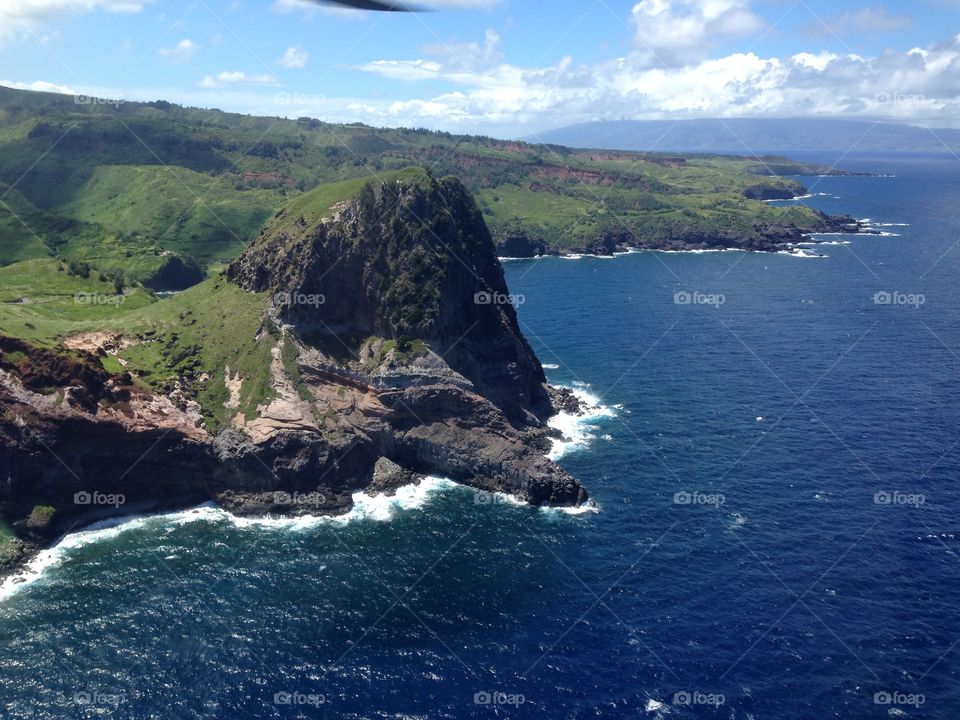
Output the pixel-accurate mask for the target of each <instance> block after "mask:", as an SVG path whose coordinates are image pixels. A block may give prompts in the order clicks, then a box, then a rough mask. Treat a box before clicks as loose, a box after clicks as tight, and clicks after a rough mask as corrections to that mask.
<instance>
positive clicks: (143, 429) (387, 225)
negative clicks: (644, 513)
mask: <svg viewBox="0 0 960 720" xmlns="http://www.w3.org/2000/svg"><path fill="white" fill-rule="evenodd" d="M226 275H227V278H228V280H229V282H230V283H231V284H235V285H239V286H240V287H242V288H244V289H245V290H247V291H249V292H251V293H253V292H257V293H263V292H264V291H267V292H266V295H264V297H265V298H266V299H265V300H264V304H263V308H262V318H261V328H260V330H259V331H258V336H257V338H244V337H237V338H235V339H234V342H235V343H236V345H237V347H238V348H242V347H243V346H244V344H247V343H250V344H252V343H253V342H255V341H257V342H259V341H261V340H262V339H263V338H268V339H269V341H270V342H271V343H273V346H272V348H271V352H270V356H269V360H268V361H267V362H268V364H269V367H264V368H262V376H263V377H262V378H260V380H262V381H263V382H266V383H268V384H269V387H270V392H269V393H268V395H267V396H266V399H265V400H264V401H263V402H262V403H261V404H259V405H258V406H257V407H256V412H255V413H253V414H252V415H251V414H245V413H244V412H241V411H239V410H231V409H230V408H237V407H238V406H239V404H238V398H239V397H240V395H241V393H242V391H243V386H244V383H253V382H256V381H257V380H258V378H256V377H253V376H251V375H250V374H247V375H246V376H244V375H243V374H242V373H240V372H232V371H231V370H230V368H229V366H228V367H226V368H224V371H223V373H222V375H223V376H222V377H220V378H217V377H203V378H202V379H201V380H202V382H206V383H213V382H220V383H222V384H223V387H224V389H225V394H226V395H227V396H228V397H227V399H226V400H225V401H224V402H223V403H222V404H223V408H226V409H227V412H229V413H234V414H232V415H231V416H230V417H231V419H230V422H229V425H228V426H225V427H212V426H211V425H210V424H209V423H207V422H205V421H204V418H205V417H210V413H209V412H207V411H208V410H209V408H204V407H202V406H201V405H200V404H199V402H198V400H200V399H203V398H206V397H208V395H203V394H198V393H196V392H195V388H194V386H193V385H191V384H190V383H189V382H184V383H174V384H173V386H172V388H171V386H170V385H169V384H165V385H164V386H163V387H162V388H160V387H150V386H147V385H145V383H144V382H142V381H139V380H137V379H136V377H134V376H135V375H136V372H135V371H134V373H133V375H134V376H131V374H130V373H121V374H111V373H109V372H107V371H105V370H104V369H103V368H104V365H103V363H102V362H101V357H100V356H102V355H104V354H112V353H113V352H114V349H115V348H117V347H123V346H124V345H129V344H130V343H137V342H143V337H142V335H143V334H142V335H141V337H140V338H137V337H130V336H124V335H123V334H116V335H113V336H110V337H109V338H108V339H103V338H101V339H99V340H97V341H96V342H94V344H93V345H92V346H90V345H89V343H88V344H85V345H83V347H80V345H79V344H78V343H76V342H72V341H71V338H66V339H64V341H63V344H62V346H61V347H59V348H50V349H42V348H38V347H34V346H32V345H30V344H28V343H24V342H22V341H20V340H13V339H9V338H7V339H0V410H2V412H0V467H2V468H4V472H5V474H6V478H0V520H2V521H3V522H5V523H6V524H7V525H8V526H10V527H11V528H12V529H13V531H14V533H15V534H16V536H17V541H16V542H14V543H12V544H10V546H9V547H11V548H12V550H10V551H9V552H8V555H7V557H6V559H0V565H2V564H3V563H6V564H7V565H10V564H16V563H17V562H19V561H20V560H22V559H23V557H25V556H27V555H29V553H30V552H32V551H34V550H36V548H38V547H41V546H43V545H45V544H49V543H50V542H53V541H54V540H55V539H56V538H57V537H59V536H60V535H61V534H62V533H64V532H67V531H69V530H71V529H75V528H77V527H80V526H82V525H84V524H86V523H89V522H90V521H93V520H96V519H100V518H103V517H108V516H111V515H121V514H128V513H131V512H139V511H156V510H166V509H176V508H183V507H189V506H191V505H194V504H197V503H200V502H204V501H207V500H213V501H215V502H218V503H219V504H221V505H222V506H224V507H226V508H228V509H230V510H232V511H234V512H238V513H275V514H302V513H341V512H345V511H346V510H347V509H349V507H350V505H351V503H352V500H351V495H352V493H354V492H356V491H358V490H364V489H366V490H368V491H370V492H374V491H376V492H390V491H392V490H393V489H395V488H396V487H397V486H399V485H401V484H405V483H407V482H411V481H417V480H418V479H419V478H420V477H422V476H425V475H429V474H436V475H443V476H446V477H449V478H451V479H454V480H457V481H459V482H461V483H464V484H467V485H470V486H473V487H475V488H478V489H480V490H490V491H505V492H510V493H512V494H515V495H517V496H518V497H520V498H522V499H524V500H527V501H528V502H530V503H533V504H551V505H579V504H581V503H583V502H585V501H586V500H587V493H586V491H585V490H584V489H583V488H582V486H581V485H580V484H579V482H577V481H576V480H575V479H574V478H573V477H571V476H570V475H569V474H568V473H567V472H565V471H564V470H563V469H562V468H560V467H559V466H557V465H555V464H554V463H552V462H551V461H549V460H548V459H547V458H546V457H545V453H546V452H547V450H548V449H549V446H550V434H551V431H549V430H548V429H547V427H546V425H545V419H546V418H547V417H549V416H550V415H551V414H552V413H553V412H554V409H553V408H554V406H555V405H557V406H560V405H562V406H563V407H565V409H568V410H569V409H570V407H571V402H573V404H574V405H575V400H573V399H572V398H571V397H570V396H569V395H566V396H565V395H563V394H562V393H560V394H558V393H557V391H555V390H551V389H550V388H548V387H547V386H546V383H545V378H544V374H543V369H542V368H541V366H540V363H539V362H538V361H537V359H536V357H535V356H534V354H533V352H532V351H531V349H530V346H529V345H528V343H527V341H526V340H525V338H524V337H523V334H522V333H521V331H520V329H519V324H518V321H517V316H516V313H515V312H514V308H513V306H512V305H511V303H510V296H509V294H508V290H507V287H506V284H505V282H504V278H503V272H502V269H501V267H500V265H499V263H498V261H497V258H496V254H495V250H494V246H493V243H492V241H491V239H490V236H489V233H488V232H487V229H486V227H485V225H484V223H483V220H482V218H481V216H480V214H479V212H478V211H477V208H476V206H475V205H474V203H473V200H472V198H471V197H470V195H469V194H468V193H467V192H466V191H465V190H464V188H463V186H462V185H461V184H460V183H459V182H458V181H456V180H453V179H444V180H435V179H433V178H431V177H429V176H427V175H424V174H422V173H421V174H416V175H412V176H409V175H408V176H403V177H401V178H398V179H393V180H390V181H389V182H376V183H371V184H369V185H368V186H366V187H365V188H364V189H363V191H362V192H361V193H360V194H359V196H357V197H355V198H353V199H352V200H349V201H347V202H344V203H341V204H340V205H338V206H336V207H335V208H334V209H333V211H332V212H330V213H327V214H326V216H325V217H323V218H322V219H321V220H319V221H316V222H312V223H311V222H307V221H306V220H305V219H304V218H301V217H295V218H291V217H286V216H283V215H281V216H279V217H278V218H277V219H276V221H275V223H274V225H273V226H271V227H270V228H268V230H267V231H265V233H264V234H263V235H262V236H261V237H260V238H259V239H258V240H257V241H256V242H255V243H254V244H253V245H252V246H251V247H250V248H249V249H248V250H247V251H246V252H245V253H244V254H243V256H241V257H240V258H239V259H238V260H236V261H235V262H234V263H233V264H232V265H231V266H230V267H229V269H228V270H227V272H226ZM241 294H242V293H241ZM163 302H167V301H163ZM68 347H69V348H73V349H70V350H68V349H67V348H68ZM204 375H205V376H206V375H208V373H204ZM118 498H122V502H116V500H117V499H118Z"/></svg>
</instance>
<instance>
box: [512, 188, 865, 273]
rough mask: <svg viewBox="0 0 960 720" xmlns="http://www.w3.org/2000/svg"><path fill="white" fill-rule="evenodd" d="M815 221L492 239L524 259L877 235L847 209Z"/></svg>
mask: <svg viewBox="0 0 960 720" xmlns="http://www.w3.org/2000/svg"><path fill="white" fill-rule="evenodd" d="M805 193H806V188H800V189H799V190H797V189H795V188H793V187H791V186H787V185H784V186H783V187H782V188H778V187H776V186H768V185H758V186H756V188H747V191H746V192H745V196H746V197H747V198H748V199H753V200H761V201H767V200H795V199H797V198H799V197H803V196H804V195H805ZM817 215H818V216H819V219H820V222H819V224H818V225H817V226H816V227H807V228H798V227H794V226H791V225H781V226H771V225H764V226H756V227H754V228H753V231H754V232H753V233H752V234H749V235H748V234H744V233H736V232H727V233H711V234H705V233H701V232H698V231H695V230H687V231H681V232H676V233H672V234H671V235H670V236H669V237H666V238H638V237H636V236H635V235H634V234H633V233H631V232H629V231H628V230H626V229H623V230H621V231H619V232H608V233H605V234H604V235H603V236H600V237H597V238H595V239H593V240H592V241H591V242H589V243H587V244H584V245H578V246H571V247H566V248H563V249H562V250H558V249H556V248H553V247H550V245H549V244H548V243H547V242H546V241H545V240H544V239H543V238H538V237H530V236H528V235H527V234H526V233H524V232H522V231H516V230H515V231H511V232H509V233H506V234H505V235H504V236H503V237H502V238H500V239H499V240H497V242H496V248H497V255H498V256H499V257H500V258H501V259H510V260H524V259H531V258H536V257H564V256H570V255H595V256H600V257H611V256H613V255H616V254H621V253H628V252H635V251H638V250H664V251H669V252H694V251H700V252H702V251H705V250H746V251H751V252H770V253H776V252H782V251H783V250H784V249H785V248H791V247H795V246H796V245H798V244H801V243H803V244H818V243H819V242H822V241H820V240H817V239H816V238H814V237H812V236H813V235H817V234H837V233H841V234H850V235H876V234H878V231H876V230H874V229H872V228H871V227H870V226H869V224H867V223H864V222H863V221H860V220H857V219H856V218H853V217H851V216H849V215H827V214H826V213H823V212H819V211H817Z"/></svg>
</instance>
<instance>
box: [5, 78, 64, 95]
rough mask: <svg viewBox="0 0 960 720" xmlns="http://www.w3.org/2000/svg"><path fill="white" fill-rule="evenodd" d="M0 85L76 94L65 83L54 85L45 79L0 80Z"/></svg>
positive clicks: (18, 88) (19, 88)
mask: <svg viewBox="0 0 960 720" xmlns="http://www.w3.org/2000/svg"><path fill="white" fill-rule="evenodd" d="M0 85H3V86H4V87H9V88H15V89H17V90H35V91H36V92H52V93H61V94H63V95H76V94H77V93H75V92H74V91H73V90H71V89H70V88H69V87H67V86H66V85H55V84H54V83H51V82H46V81H45V80H34V81H33V82H30V83H25V82H11V81H10V80H0Z"/></svg>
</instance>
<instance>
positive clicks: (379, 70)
mask: <svg viewBox="0 0 960 720" xmlns="http://www.w3.org/2000/svg"><path fill="white" fill-rule="evenodd" d="M354 69H355V70H364V71H366V72H372V73H376V74H377V75H382V76H383V77H385V78H387V79H389V80H434V79H437V78H439V77H440V73H441V70H443V66H442V65H441V64H440V63H437V62H433V61H431V60H374V61H373V62H369V63H365V64H363V65H355V66H354Z"/></svg>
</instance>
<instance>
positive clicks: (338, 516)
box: [0, 385, 615, 603]
mask: <svg viewBox="0 0 960 720" xmlns="http://www.w3.org/2000/svg"><path fill="white" fill-rule="evenodd" d="M550 387H551V388H552V389H553V390H554V391H556V392H560V393H564V394H565V395H566V401H565V402H566V405H565V407H563V408H558V411H557V412H556V413H555V414H553V415H552V416H551V417H550V418H548V419H547V421H546V422H545V427H546V428H547V429H548V434H550V436H551V437H550V441H551V444H550V448H549V450H548V451H547V452H545V453H544V455H545V456H546V457H547V458H548V459H550V460H558V459H559V458H561V457H563V456H565V455H567V454H568V453H570V452H576V451H578V450H582V449H585V448H586V447H588V446H589V444H590V442H591V441H592V440H593V439H595V438H594V437H593V435H592V434H591V433H590V432H589V427H590V426H592V425H594V424H595V423H596V422H597V421H599V420H602V419H603V418H608V417H613V416H614V415H615V413H614V412H613V410H612V409H611V408H609V407H607V406H605V405H602V404H601V403H600V402H599V400H598V399H597V398H595V397H594V396H592V395H591V394H590V393H589V392H587V391H586V390H585V386H584V387H567V386H553V385H551V386H550ZM571 397H572V398H575V400H574V401H573V402H575V403H576V407H575V408H574V407H573V404H572V402H571V400H570V398H571ZM550 431H552V432H550ZM451 489H459V490H460V491H463V492H472V493H473V494H474V497H475V503H476V504H477V505H489V504H506V505H514V506H517V507H529V508H531V509H536V510H540V511H543V512H556V513H560V514H564V515H571V516H579V515H588V514H593V513H597V512H600V508H599V506H598V505H597V504H596V502H595V501H594V500H593V499H592V498H589V499H588V500H587V501H586V502H584V503H583V504H581V505H579V506H575V507H574V506H569V507H567V506H554V505H534V504H532V503H530V502H527V501H526V500H523V499H522V498H520V497H518V496H517V495H514V494H512V493H508V492H506V491H501V490H485V489H480V488H478V487H476V486H473V485H469V484H466V483H463V482H457V481H456V480H452V479H450V478H446V477H440V476H436V475H426V476H415V477H413V478H412V479H411V481H410V482H407V483H404V484H400V485H397V486H394V487H384V488H378V489H376V490H374V489H373V488H372V486H371V487H367V488H366V489H364V490H358V491H356V492H354V493H352V494H351V495H350V503H349V504H348V505H343V506H337V507H334V508H319V507H314V508H313V512H309V513H302V514H296V515H290V514H277V513H271V512H266V511H265V512H242V513H239V512H231V509H229V508H227V507H224V506H223V505H221V504H218V503H217V502H215V501H213V500H208V501H205V502H202V503H199V504H186V505H184V504H178V503H176V502H173V503H171V504H170V505H169V506H159V505H153V506H150V505H147V504H144V503H138V504H136V505H135V506H132V507H127V508H125V509H126V510H128V512H125V513H124V514H122V515H114V516H107V517H96V516H95V514H91V516H90V517H89V518H88V519H86V520H80V521H79V522H78V523H77V525H76V527H74V528H71V529H70V530H68V531H67V532H65V533H63V534H61V535H59V536H58V537H57V538H56V539H55V540H54V541H53V542H51V543H49V544H46V545H40V544H33V543H28V542H26V541H24V540H23V539H21V538H17V540H16V541H15V542H16V543H17V545H18V554H17V556H16V557H15V558H13V559H8V560H6V561H5V563H4V564H3V565H2V566H0V603H2V602H4V601H5V600H7V599H9V598H11V597H13V596H15V595H16V594H17V593H18V592H19V591H20V590H21V589H23V588H25V587H28V586H29V585H31V584H33V583H34V582H36V581H37V580H39V579H41V578H42V577H43V575H44V573H45V572H46V571H48V570H51V569H54V568H56V567H58V566H59V565H60V564H61V563H62V561H63V560H64V558H65V556H66V554H67V553H69V551H70V550H72V549H74V548H78V547H83V546H85V545H88V544H91V543H94V542H98V541H100V540H104V539H110V538H113V537H116V536H117V535H119V534H121V533H123V532H127V531H131V530H136V529H137V528H139V527H143V526H144V525H145V524H147V523H150V522H169V523H172V524H177V525H180V524H185V523H189V522H197V521H203V520H206V521H210V522H216V521H223V522H229V523H231V524H232V525H234V526H235V527H238V528H250V527H258V528H264V529H277V530H288V531H304V530H309V529H310V528H313V527H317V526H319V525H321V524H323V523H332V524H336V525H346V524H348V523H351V522H354V521H361V520H371V521H374V522H389V521H390V520H391V519H393V517H394V515H395V513H396V512H397V511H398V510H414V509H420V508H422V507H423V506H424V505H426V504H427V502H429V500H430V499H431V497H433V496H434V495H435V494H437V493H439V492H442V491H444V490H451ZM234 509H238V508H234Z"/></svg>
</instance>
